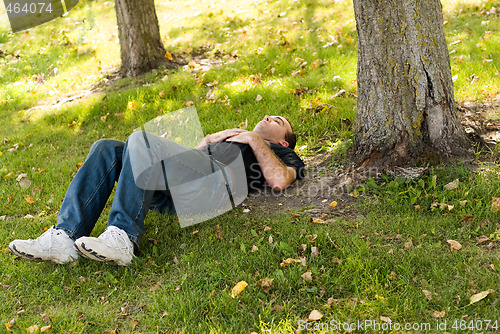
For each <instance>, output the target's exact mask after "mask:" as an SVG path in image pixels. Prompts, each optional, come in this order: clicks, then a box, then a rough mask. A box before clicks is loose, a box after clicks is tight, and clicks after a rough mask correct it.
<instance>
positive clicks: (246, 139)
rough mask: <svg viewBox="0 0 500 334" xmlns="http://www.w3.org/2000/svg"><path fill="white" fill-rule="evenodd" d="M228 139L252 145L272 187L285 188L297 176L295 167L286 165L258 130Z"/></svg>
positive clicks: (228, 139) (265, 176)
mask: <svg viewBox="0 0 500 334" xmlns="http://www.w3.org/2000/svg"><path fill="white" fill-rule="evenodd" d="M226 140H227V141H233V142H238V143H243V144H248V145H250V147H251V148H252V151H253V153H254V155H255V158H257V162H258V163H259V165H260V169H261V170H262V173H263V174H264V178H265V179H266V182H267V184H269V186H271V188H273V189H276V190H283V189H285V188H286V187H288V186H289V185H290V184H292V183H293V182H294V181H295V179H296V178H297V172H296V171H295V169H294V168H293V167H290V166H287V165H285V164H284V163H283V161H281V159H280V158H278V157H277V156H276V154H274V152H273V151H272V150H271V148H270V147H269V146H268V145H267V143H266V142H265V141H264V139H262V137H261V136H260V135H259V134H257V133H256V132H252V131H246V132H243V133H240V134H238V135H236V136H233V137H230V138H227V139H226Z"/></svg>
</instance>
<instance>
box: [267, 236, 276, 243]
mask: <svg viewBox="0 0 500 334" xmlns="http://www.w3.org/2000/svg"><path fill="white" fill-rule="evenodd" d="M267 241H269V243H270V244H272V243H273V241H274V239H273V236H272V235H270V236H269V238H267Z"/></svg>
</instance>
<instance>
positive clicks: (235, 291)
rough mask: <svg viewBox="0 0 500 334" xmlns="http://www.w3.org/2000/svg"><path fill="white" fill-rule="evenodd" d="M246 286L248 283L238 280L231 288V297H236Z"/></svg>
mask: <svg viewBox="0 0 500 334" xmlns="http://www.w3.org/2000/svg"><path fill="white" fill-rule="evenodd" d="M247 286H248V283H247V282H245V281H239V282H238V283H237V284H236V285H235V286H234V287H233V289H232V290H231V297H233V298H234V297H236V296H237V295H239V294H240V293H241V291H243V290H244V289H245V288H246V287H247Z"/></svg>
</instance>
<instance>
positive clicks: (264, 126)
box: [253, 115, 292, 147]
mask: <svg viewBox="0 0 500 334" xmlns="http://www.w3.org/2000/svg"><path fill="white" fill-rule="evenodd" d="M253 131H254V132H257V133H258V134H259V135H260V136H261V137H262V138H263V139H265V140H267V141H270V142H271V143H275V144H280V145H282V146H285V147H287V146H288V142H287V141H286V140H285V134H286V133H287V132H292V126H291V125H290V123H288V121H287V120H286V119H285V118H284V117H281V116H267V115H266V116H265V117H264V119H263V120H262V121H260V122H259V123H257V125H256V126H255V128H254V129H253Z"/></svg>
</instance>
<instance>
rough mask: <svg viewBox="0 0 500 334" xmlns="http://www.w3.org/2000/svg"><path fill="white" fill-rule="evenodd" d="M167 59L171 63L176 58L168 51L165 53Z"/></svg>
mask: <svg viewBox="0 0 500 334" xmlns="http://www.w3.org/2000/svg"><path fill="white" fill-rule="evenodd" d="M165 58H167V59H168V60H170V61H172V60H174V57H172V54H171V53H170V52H168V51H167V52H165Z"/></svg>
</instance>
